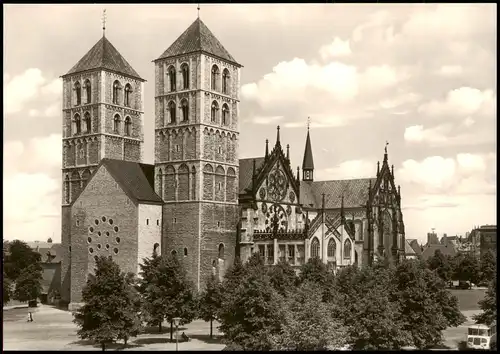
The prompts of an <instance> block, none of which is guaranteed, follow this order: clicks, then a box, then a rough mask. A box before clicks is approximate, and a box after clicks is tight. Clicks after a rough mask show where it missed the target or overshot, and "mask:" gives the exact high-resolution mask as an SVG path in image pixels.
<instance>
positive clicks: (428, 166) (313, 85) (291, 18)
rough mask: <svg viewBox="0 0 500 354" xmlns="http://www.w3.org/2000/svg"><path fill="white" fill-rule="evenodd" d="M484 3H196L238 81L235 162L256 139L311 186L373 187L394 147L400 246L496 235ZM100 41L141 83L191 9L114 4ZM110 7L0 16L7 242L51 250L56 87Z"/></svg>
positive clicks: (56, 188) (57, 191)
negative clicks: (308, 173)
mask: <svg viewBox="0 0 500 354" xmlns="http://www.w3.org/2000/svg"><path fill="white" fill-rule="evenodd" d="M495 6H496V5H495V4H489V5H484V4H480V5H469V4H459V5H422V4H419V5H406V4H397V5H380V4H373V5H364V4H363V5H355V4H351V5H345V4H334V5H332V4H311V5H306V4H297V5H292V4H280V5H202V9H201V18H202V19H203V21H204V22H205V24H206V25H207V26H208V27H209V28H210V29H211V30H212V32H213V33H214V34H215V35H216V36H217V37H218V39H219V40H220V41H221V42H222V43H223V45H224V46H225V47H226V49H227V50H228V51H229V52H230V53H231V54H232V55H233V56H234V57H235V58H236V60H238V61H239V62H240V63H241V64H242V65H243V66H244V68H243V69H242V74H241V83H242V87H241V105H240V114H241V115H240V131H241V132H242V134H241V135H240V137H241V141H240V157H252V156H262V154H263V153H264V147H265V143H264V142H265V139H266V138H269V139H270V142H271V143H274V141H275V135H276V126H277V125H280V126H281V127H282V128H281V137H282V143H285V144H286V143H289V144H290V150H291V157H292V163H293V166H294V169H295V166H297V165H300V164H301V162H302V153H303V149H304V142H305V135H306V122H307V117H308V116H310V117H311V138H312V145H313V152H314V162H315V167H316V178H317V179H322V180H324V179H341V178H356V177H358V178H359V177H371V176H374V175H375V173H376V165H377V161H378V160H381V159H382V158H383V149H384V145H385V142H386V140H387V141H389V149H388V150H389V160H390V161H389V162H390V163H391V164H394V168H395V174H396V183H397V184H400V185H401V192H402V203H403V208H404V220H405V224H406V237H407V238H417V239H420V240H425V239H426V233H427V232H428V231H429V230H430V229H431V228H435V229H436V232H438V233H439V234H442V233H448V234H457V233H458V234H465V232H466V231H470V229H471V228H472V227H473V226H474V225H480V224H487V223H489V224H496V172H495V171H496V133H495V131H496V118H495V112H496V62H495V58H496V17H495V14H496V9H495ZM106 9H107V11H106V12H107V25H106V27H107V29H106V36H107V37H108V39H109V40H110V41H111V42H112V43H113V44H114V46H115V47H116V48H117V49H118V50H119V51H120V52H121V53H122V55H123V56H124V57H125V58H126V59H127V60H128V61H129V63H130V64H131V65H132V66H133V67H134V68H135V69H136V71H137V72H139V74H140V75H142V77H144V78H145V79H146V80H147V81H148V82H147V83H146V88H145V99H146V102H145V106H146V109H145V152H146V154H145V155H146V156H145V160H146V162H149V163H152V162H153V124H154V123H153V122H154V117H153V112H154V98H153V95H154V91H153V89H154V65H153V63H152V62H151V61H152V60H153V59H156V58H157V57H159V56H160V54H161V53H162V52H163V51H164V50H165V49H166V48H167V47H168V46H169V45H170V44H171V43H172V42H173V41H174V40H175V39H176V38H177V37H178V36H179V35H180V34H181V33H182V32H183V31H184V30H185V29H186V28H187V27H188V26H189V25H190V24H191V23H192V22H193V21H194V20H195V19H196V12H197V11H196V5H189V6H188V5H159V4H158V5H136V4H134V5H111V6H106ZM102 10H103V5H78V6H77V5H6V6H4V81H3V82H4V182H3V183H4V216H3V217H4V223H3V227H4V229H3V230H4V238H6V239H15V238H21V239H25V240H37V239H38V240H46V239H47V238H49V237H53V238H54V240H55V241H56V240H57V241H59V240H60V201H61V172H60V169H61V150H62V147H61V129H62V127H61V116H62V113H61V90H62V85H61V81H60V79H59V76H60V75H63V74H65V73H66V72H68V71H69V69H71V67H72V66H73V65H74V64H75V63H76V62H77V61H78V60H79V59H80V58H81V57H82V56H83V55H84V54H85V53H86V52H87V51H88V50H89V49H90V48H91V47H92V46H93V45H94V44H95V43H96V42H97V41H98V40H99V39H100V37H101V36H102V29H101V27H102V25H101V14H102Z"/></svg>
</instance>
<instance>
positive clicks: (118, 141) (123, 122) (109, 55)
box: [61, 34, 145, 299]
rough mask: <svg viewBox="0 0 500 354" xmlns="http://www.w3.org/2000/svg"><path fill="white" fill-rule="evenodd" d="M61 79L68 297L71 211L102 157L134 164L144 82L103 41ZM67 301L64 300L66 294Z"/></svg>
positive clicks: (137, 156)
mask: <svg viewBox="0 0 500 354" xmlns="http://www.w3.org/2000/svg"><path fill="white" fill-rule="evenodd" d="M62 79H63V109H62V111H63V125H62V145H63V159H62V183H63V185H62V190H63V193H62V225H61V226H62V230H61V241H62V245H63V250H64V255H63V260H62V274H61V279H62V287H61V288H62V296H63V299H64V298H66V297H67V296H66V295H67V294H66V292H69V288H70V285H71V284H70V280H69V278H70V277H69V273H68V271H69V269H70V265H71V247H70V246H69V245H71V206H72V203H73V202H74V201H75V199H76V198H77V197H78V195H79V194H80V192H81V191H82V190H83V188H84V187H85V185H86V184H87V182H88V180H89V178H90V176H91V174H92V173H93V172H94V171H95V169H96V168H97V166H98V165H99V163H100V161H101V160H102V159H103V158H111V159H118V160H127V161H133V162H140V161H141V159H142V149H143V141H144V136H143V114H144V113H143V109H144V108H143V101H144V98H143V92H144V82H145V80H144V79H142V78H141V77H140V76H139V74H138V73H137V72H136V71H135V70H134V69H133V68H132V67H131V66H130V64H129V63H128V62H127V61H126V60H125V59H124V58H123V56H122V55H121V54H120V53H119V52H118V51H117V50H116V48H115V47H114V46H113V45H112V44H111V43H110V42H109V40H108V39H107V38H106V37H105V36H104V34H103V36H102V38H101V39H100V40H99V41H98V42H97V43H96V44H95V45H94V46H93V47H92V48H91V49H90V50H89V52H88V53H87V54H85V55H84V56H83V58H82V59H80V61H79V62H78V63H77V64H76V65H75V66H74V67H73V68H72V69H71V70H70V71H69V72H68V73H67V74H66V75H63V76H62ZM68 296H69V295H68Z"/></svg>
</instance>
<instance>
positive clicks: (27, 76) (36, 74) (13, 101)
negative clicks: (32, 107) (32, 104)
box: [3, 68, 45, 114]
mask: <svg viewBox="0 0 500 354" xmlns="http://www.w3.org/2000/svg"><path fill="white" fill-rule="evenodd" d="M44 83H45V78H44V77H43V75H42V71H41V70H40V69H36V68H32V69H28V70H26V71H25V72H24V73H22V74H21V75H18V76H15V77H13V78H12V79H11V80H9V81H8V82H7V83H6V84H5V83H4V96H3V98H4V107H5V113H7V114H10V113H17V112H19V111H21V110H22V109H23V108H24V105H25V104H26V103H27V102H29V101H30V100H32V99H34V98H35V97H36V96H37V95H38V93H39V89H40V87H41V86H42V85H43V84H44Z"/></svg>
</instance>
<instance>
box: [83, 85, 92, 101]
mask: <svg viewBox="0 0 500 354" xmlns="http://www.w3.org/2000/svg"><path fill="white" fill-rule="evenodd" d="M85 92H86V94H87V104H88V103H90V102H91V101H92V85H90V80H86V81H85Z"/></svg>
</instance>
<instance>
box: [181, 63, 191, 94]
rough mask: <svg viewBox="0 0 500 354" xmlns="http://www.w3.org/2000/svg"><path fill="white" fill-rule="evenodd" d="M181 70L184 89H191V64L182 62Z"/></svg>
mask: <svg viewBox="0 0 500 354" xmlns="http://www.w3.org/2000/svg"><path fill="white" fill-rule="evenodd" d="M181 71H182V83H183V89H184V90H187V89H189V66H188V65H187V64H182V67H181Z"/></svg>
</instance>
